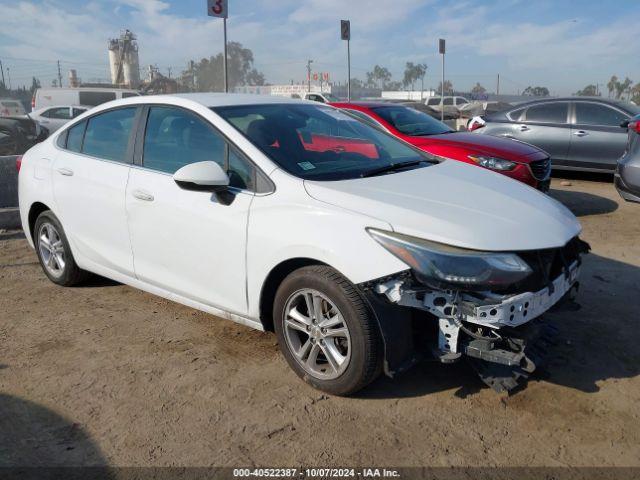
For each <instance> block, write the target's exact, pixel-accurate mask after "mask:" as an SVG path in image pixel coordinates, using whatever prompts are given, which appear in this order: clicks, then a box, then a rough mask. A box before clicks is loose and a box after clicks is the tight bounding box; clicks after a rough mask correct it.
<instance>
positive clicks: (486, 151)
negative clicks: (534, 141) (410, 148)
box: [410, 132, 549, 163]
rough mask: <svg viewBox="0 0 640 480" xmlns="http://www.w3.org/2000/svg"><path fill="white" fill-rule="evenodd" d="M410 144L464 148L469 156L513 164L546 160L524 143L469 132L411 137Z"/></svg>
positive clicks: (545, 154)
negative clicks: (502, 160)
mask: <svg viewBox="0 0 640 480" xmlns="http://www.w3.org/2000/svg"><path fill="white" fill-rule="evenodd" d="M410 141H411V143H412V144H414V145H416V146H421V147H428V146H438V147H454V148H464V149H465V150H468V152H469V154H471V153H475V154H477V155H489V156H492V157H498V158H504V159H505V160H511V161H514V162H523V163H529V162H531V161H534V160H542V159H545V158H548V157H549V155H548V154H547V153H546V152H545V151H544V150H541V149H539V148H538V147H535V146H533V145H530V144H528V143H525V142H520V141H518V140H514V139H510V138H501V137H494V136H491V135H478V134H475V133H469V132H453V133H445V134H443V135H430V136H425V137H411V140H410Z"/></svg>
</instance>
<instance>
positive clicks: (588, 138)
mask: <svg viewBox="0 0 640 480" xmlns="http://www.w3.org/2000/svg"><path fill="white" fill-rule="evenodd" d="M639 113H640V108H638V107H637V106H635V105H633V104H631V103H625V102H618V101H613V100H607V99H603V98H600V97H573V98H553V99H552V98H548V99H544V100H536V101H533V102H527V103H523V104H519V105H515V106H514V107H512V108H511V109H509V110H505V111H502V112H499V113H492V114H488V115H485V116H483V117H482V118H481V119H480V120H479V121H475V119H474V122H473V123H472V124H470V130H472V131H473V132H475V133H478V134H486V135H496V136H502V137H508V138H514V139H516V140H521V141H523V142H527V143H530V144H532V145H535V146H536V147H539V148H541V149H543V150H545V151H546V152H547V153H548V154H549V156H550V157H551V161H552V165H553V168H556V169H565V170H584V171H596V172H613V171H614V170H615V168H616V161H617V160H618V159H619V158H620V157H621V156H622V153H623V152H624V149H625V145H626V144H627V132H626V130H624V129H622V128H620V125H621V124H622V123H623V122H626V121H628V120H629V119H630V118H631V117H633V116H634V115H637V114H639Z"/></svg>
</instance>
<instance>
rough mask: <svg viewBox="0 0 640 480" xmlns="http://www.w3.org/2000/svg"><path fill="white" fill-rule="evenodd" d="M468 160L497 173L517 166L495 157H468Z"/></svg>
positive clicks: (514, 163)
mask: <svg viewBox="0 0 640 480" xmlns="http://www.w3.org/2000/svg"><path fill="white" fill-rule="evenodd" d="M469 158H470V159H471V160H473V161H474V162H476V163H477V164H478V165H480V166H482V167H485V168H489V169H491V170H497V171H499V172H508V171H509V170H513V169H514V168H516V166H517V165H518V164H517V163H516V162H512V161H510V160H503V159H502V158H496V157H485V156H484V155H469Z"/></svg>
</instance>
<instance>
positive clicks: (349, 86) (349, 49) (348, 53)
mask: <svg viewBox="0 0 640 480" xmlns="http://www.w3.org/2000/svg"><path fill="white" fill-rule="evenodd" d="M347 102H351V40H347Z"/></svg>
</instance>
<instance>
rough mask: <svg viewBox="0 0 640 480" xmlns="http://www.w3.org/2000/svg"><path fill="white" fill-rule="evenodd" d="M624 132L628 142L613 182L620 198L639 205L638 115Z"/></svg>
mask: <svg viewBox="0 0 640 480" xmlns="http://www.w3.org/2000/svg"><path fill="white" fill-rule="evenodd" d="M623 126H624V124H623ZM626 130H627V131H628V132H629V133H628V138H629V140H628V142H627V148H626V150H625V152H624V155H623V156H622V158H620V160H618V167H617V169H616V174H615V177H614V182H615V185H616V188H617V189H618V193H620V196H621V197H622V198H624V199H625V200H628V201H630V202H638V203H640V115H638V116H636V117H634V118H632V119H631V121H630V122H628V123H627V125H626Z"/></svg>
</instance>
